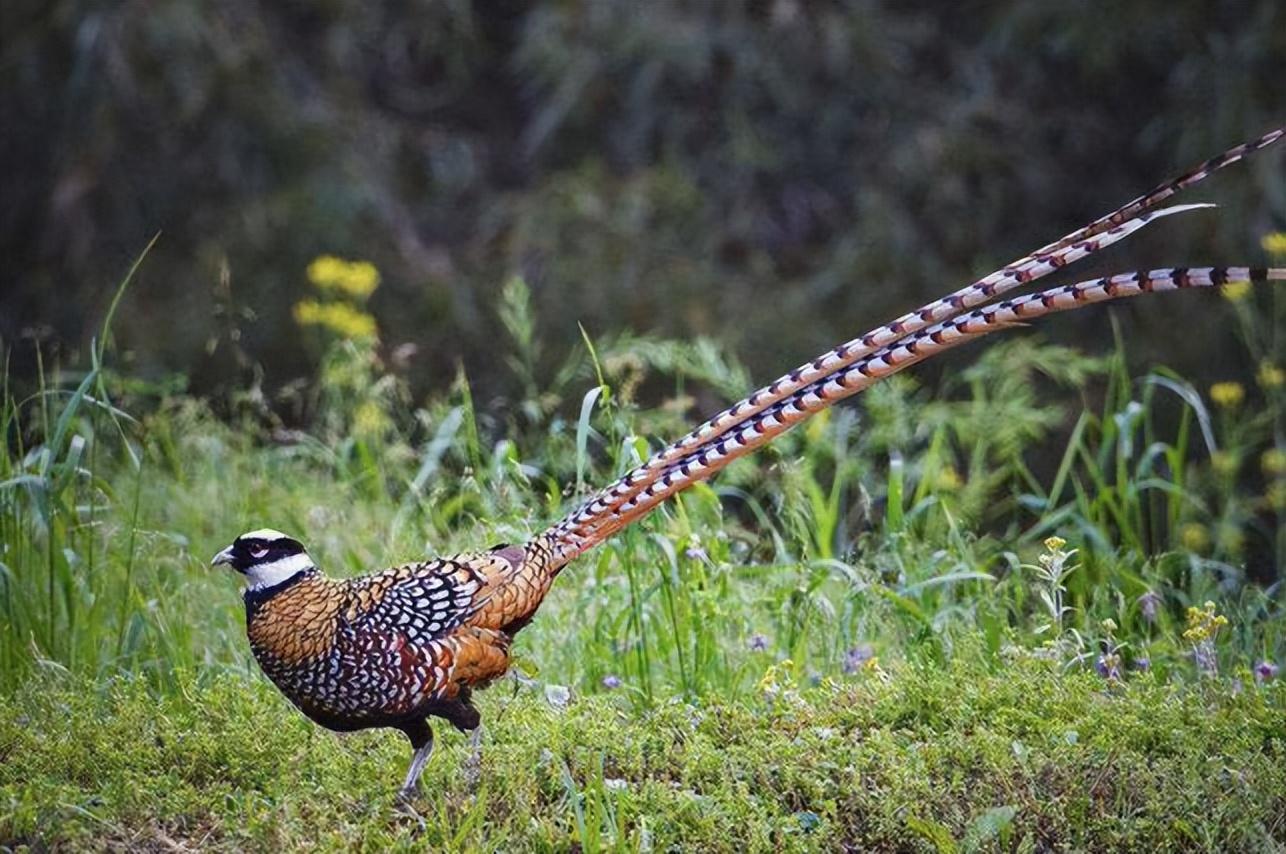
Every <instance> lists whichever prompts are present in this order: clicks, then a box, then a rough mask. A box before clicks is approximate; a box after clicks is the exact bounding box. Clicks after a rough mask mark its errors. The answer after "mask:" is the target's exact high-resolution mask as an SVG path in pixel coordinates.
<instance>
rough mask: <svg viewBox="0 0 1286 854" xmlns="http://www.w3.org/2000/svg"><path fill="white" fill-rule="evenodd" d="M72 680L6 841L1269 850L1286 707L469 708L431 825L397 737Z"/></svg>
mask: <svg viewBox="0 0 1286 854" xmlns="http://www.w3.org/2000/svg"><path fill="white" fill-rule="evenodd" d="M177 687H178V690H176V691H174V692H172V693H167V694H165V695H164V696H162V697H161V698H159V699H158V698H157V696H156V695H155V693H154V692H153V691H152V690H150V688H149V687H148V686H147V684H146V683H145V682H144V681H142V680H137V679H134V680H131V679H127V678H119V679H113V680H109V681H107V682H105V683H98V684H95V683H92V682H88V681H85V680H81V679H76V678H72V677H67V676H62V675H51V676H46V677H43V678H41V679H38V680H36V681H35V682H33V683H31V684H30V685H28V686H27V687H26V688H25V689H24V690H23V691H22V692H20V693H19V695H18V696H17V697H16V698H15V702H14V703H13V704H12V705H10V706H8V707H7V708H6V709H5V710H4V712H3V713H0V757H2V758H3V760H4V761H3V763H2V765H0V769H2V770H0V839H2V840H3V841H4V844H7V845H9V846H11V847H12V846H15V845H22V844H25V843H36V842H39V843H40V844H42V845H65V846H68V847H80V846H88V847H111V846H119V847H131V848H134V847H143V848H169V849H173V848H174V847H175V846H177V845H187V846H191V847H199V848H202V849H211V850H241V849H243V848H246V847H250V848H255V849H264V848H269V847H271V848H287V849H290V848H304V847H313V846H322V847H327V848H339V847H343V848H363V849H371V850H403V849H405V850H412V849H413V850H423V849H424V848H425V847H428V848H430V849H435V850H442V849H450V850H460V849H474V848H477V849H487V850H494V849H502V850H508V849H514V848H520V849H531V848H535V849H566V848H568V847H574V846H577V845H580V846H583V847H584V848H587V849H600V848H601V849H611V850H639V849H648V848H650V849H652V850H669V849H671V848H672V847H675V846H677V847H679V848H682V849H684V850H709V851H732V850H753V851H768V850H816V849H821V850H837V849H840V848H842V847H845V846H847V847H848V848H849V849H855V850H889V851H893V850H898V851H901V850H908V849H918V850H930V851H932V850H936V851H956V850H966V851H967V850H978V849H985V850H992V849H995V848H1001V849H1003V850H1012V851H1036V850H1050V849H1052V848H1058V849H1071V850H1120V849H1133V850H1139V849H1143V848H1149V849H1153V850H1162V851H1166V850H1183V851H1225V850H1268V849H1271V848H1272V847H1273V845H1274V841H1276V843H1277V844H1280V841H1281V839H1282V836H1283V834H1284V833H1286V718H1284V716H1283V712H1284V711H1286V690H1283V686H1281V685H1280V684H1279V685H1277V686H1273V687H1271V688H1268V689H1265V690H1257V691H1243V692H1241V693H1240V694H1235V695H1234V694H1229V693H1227V692H1223V691H1217V690H1211V691H1202V690H1197V691H1193V690H1187V689H1185V688H1184V687H1181V686H1176V685H1174V684H1169V683H1167V682H1166V681H1165V680H1162V679H1159V678H1155V677H1147V678H1142V679H1137V680H1132V681H1131V682H1130V683H1129V684H1118V685H1106V684H1104V682H1103V681H1102V680H1101V679H1098V678H1097V677H1095V676H1093V674H1089V673H1078V674H1072V675H1067V674H1064V673H1062V672H1061V668H1060V667H1059V666H1058V665H1057V664H1054V663H1051V662H1049V661H1044V660H1040V659H1038V658H1034V657H1030V656H1025V657H1023V658H1021V659H1019V660H1015V661H1013V662H1011V663H1010V664H1009V665H1008V666H1006V667H1005V668H1004V669H1003V671H993V670H989V669H986V668H982V667H979V666H977V665H976V664H965V663H963V662H961V661H960V660H959V659H957V661H956V662H955V663H953V664H951V665H949V666H947V667H938V666H915V665H905V666H899V667H897V668H894V669H893V670H891V671H890V672H887V673H885V674H884V675H883V676H878V675H875V674H870V675H868V676H867V677H866V678H862V679H856V680H851V681H848V682H846V683H844V684H839V683H833V684H828V685H825V686H821V687H816V688H811V689H807V690H804V691H802V692H799V693H795V692H791V691H786V692H782V693H780V694H779V695H778V696H777V697H776V699H775V700H774V701H772V702H769V703H765V704H760V705H756V706H754V707H751V706H747V705H745V704H740V703H733V702H726V701H723V700H720V699H715V698H712V699H711V700H710V701H709V702H706V703H703V704H701V705H700V706H692V705H688V704H684V703H678V702H665V703H660V704H657V705H656V706H655V707H653V708H651V709H649V710H648V711H646V712H645V713H640V712H639V711H638V710H637V709H635V708H634V706H633V705H632V704H631V703H630V702H628V701H627V700H626V699H625V698H623V697H621V696H619V695H604V694H599V695H589V696H582V695H579V694H573V696H572V699H571V701H570V702H569V703H568V705H567V706H566V707H565V708H560V707H558V706H556V705H554V704H551V703H550V702H548V701H547V700H546V699H545V696H544V694H543V692H541V691H539V690H535V689H532V688H519V689H517V693H515V690H514V687H513V686H510V685H501V686H498V687H496V688H494V689H493V690H491V691H489V692H487V693H486V694H485V695H483V700H482V706H483V711H484V714H485V715H486V719H487V721H488V723H487V739H486V749H485V753H484V760H483V766H482V769H483V773H482V776H481V780H480V783H479V784H478V787H477V789H476V790H470V789H469V788H468V786H467V785H466V783H465V781H464V779H463V774H462V771H461V764H462V762H463V759H464V756H465V753H466V752H467V746H466V744H465V740H464V739H463V738H462V737H460V736H455V735H452V736H446V737H445V738H443V739H441V743H442V747H441V749H440V750H439V752H438V754H437V755H435V757H434V761H433V762H432V763H431V765H430V767H429V771H428V772H427V774H426V779H425V786H426V788H427V790H428V791H429V792H431V793H432V794H431V795H430V796H429V797H427V798H426V799H425V800H424V802H423V804H422V811H423V817H424V820H425V824H424V826H423V827H420V826H419V825H418V824H417V823H416V822H415V821H414V820H412V819H410V818H408V817H406V816H403V815H401V814H399V813H397V812H396V811H395V809H394V806H393V800H392V792H391V787H390V782H391V781H392V780H393V779H394V778H395V777H397V776H399V775H400V773H401V769H402V765H403V763H404V762H405V761H406V759H407V755H408V754H409V750H408V749H407V747H406V745H405V744H404V742H403V740H402V739H401V738H400V737H398V736H395V735H394V734H390V733H383V734H381V733H363V734H358V735H354V736H348V737H339V736H334V735H331V734H328V733H324V732H322V731H319V730H317V729H315V728H314V727H312V726H311V725H309V724H308V723H307V722H306V721H304V720H303V719H302V718H301V717H300V716H299V715H297V714H296V713H294V712H293V711H292V710H291V709H290V708H289V707H288V706H287V704H286V703H284V702H283V701H282V700H281V698H280V697H279V696H277V695H276V694H275V692H274V691H273V690H272V689H271V688H270V687H268V686H266V685H264V684H263V683H262V682H259V681H250V680H247V679H245V678H241V677H235V676H214V677H209V676H200V675H195V676H192V675H186V674H185V675H183V676H181V677H180V678H179V684H178V686H177Z"/></svg>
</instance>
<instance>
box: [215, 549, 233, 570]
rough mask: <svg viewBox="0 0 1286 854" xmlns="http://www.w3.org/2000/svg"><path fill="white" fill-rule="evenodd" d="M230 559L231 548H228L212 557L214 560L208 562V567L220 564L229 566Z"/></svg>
mask: <svg viewBox="0 0 1286 854" xmlns="http://www.w3.org/2000/svg"><path fill="white" fill-rule="evenodd" d="M232 559H233V558H232V546H228V547H227V548H226V549H224V550H223V551H221V552H219V553H218V554H217V555H215V556H214V559H213V560H211V561H210V566H218V565H219V564H221V563H226V564H231V563H232Z"/></svg>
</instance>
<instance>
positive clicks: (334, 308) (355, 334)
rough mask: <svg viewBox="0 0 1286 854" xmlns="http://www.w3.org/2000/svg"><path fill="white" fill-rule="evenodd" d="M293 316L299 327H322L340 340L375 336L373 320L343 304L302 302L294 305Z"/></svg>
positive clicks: (364, 313) (314, 301) (309, 300)
mask: <svg viewBox="0 0 1286 854" xmlns="http://www.w3.org/2000/svg"><path fill="white" fill-rule="evenodd" d="M294 315H295V322H296V323H298V324H299V325H300V326H324V327H326V328H327V329H329V330H331V331H332V332H334V333H336V334H337V335H339V336H340V337H341V338H372V337H374V336H375V318H373V317H371V316H370V315H369V314H367V313H366V312H364V311H361V310H359V309H356V308H354V307H353V306H351V305H349V304H348V303H345V302H326V303H323V302H318V301H317V300H311V299H308V300H302V301H300V302H297V303H295V308H294Z"/></svg>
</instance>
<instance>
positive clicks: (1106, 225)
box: [566, 128, 1286, 532]
mask: <svg viewBox="0 0 1286 854" xmlns="http://www.w3.org/2000/svg"><path fill="white" fill-rule="evenodd" d="M1284 134H1286V128H1278V129H1275V130H1273V131H1270V132H1268V133H1266V134H1264V135H1263V136H1261V137H1259V138H1258V139H1255V140H1252V141H1250V142H1247V143H1244V144H1242V145H1238V146H1235V147H1233V148H1230V149H1228V150H1227V151H1225V152H1223V153H1222V154H1220V155H1218V156H1217V157H1213V158H1211V159H1209V160H1207V161H1205V162H1204V163H1202V164H1201V165H1199V166H1197V167H1195V168H1193V169H1191V170H1189V171H1188V172H1185V173H1184V174H1183V175H1180V176H1179V177H1177V178H1173V179H1171V180H1169V181H1166V182H1165V183H1163V184H1161V185H1159V186H1158V187H1156V188H1155V189H1153V190H1152V191H1150V192H1148V193H1145V194H1144V195H1142V196H1139V197H1138V198H1137V199H1135V200H1133V201H1131V202H1129V203H1127V204H1126V205H1124V206H1122V207H1120V208H1118V209H1117V210H1115V211H1113V212H1112V213H1110V214H1107V215H1106V216H1104V217H1101V218H1099V219H1097V220H1095V221H1094V222H1092V223H1090V224H1089V225H1086V226H1085V227H1083V228H1080V229H1078V230H1076V231H1074V232H1072V233H1071V234H1068V235H1066V236H1065V237H1063V238H1060V239H1059V240H1057V241H1055V242H1053V243H1050V244H1049V245H1047V246H1044V247H1042V248H1041V249H1039V250H1037V251H1036V252H1034V253H1032V254H1031V255H1029V256H1027V257H1025V258H1022V259H1019V260H1017V261H1015V262H1013V263H1011V264H1009V265H1008V266H1006V267H1004V268H1002V269H1000V270H997V271H995V272H993V273H991V274H989V275H987V276H984V277H983V278H981V279H979V280H978V281H976V282H973V283H972V284H970V285H968V286H967V287H965V288H962V289H960V290H958V291H956V292H955V293H953V294H950V295H948V296H946V297H943V298H942V299H939V300H935V301H934V302H931V303H928V304H927V305H924V306H922V307H921V308H919V309H917V310H916V311H913V312H910V313H909V314H906V315H903V316H902V317H900V318H898V319H897V320H895V321H893V322H892V323H889V324H886V325H885V326H882V327H880V328H878V329H875V330H872V331H871V332H868V333H867V334H865V335H863V336H861V337H859V338H855V339H853V340H851V341H848V342H845V343H844V344H842V345H840V346H839V347H836V348H835V349H833V350H831V351H830V352H828V353H824V354H822V355H821V356H819V357H817V358H816V359H814V360H813V361H811V362H808V363H806V364H803V365H800V366H799V367H798V368H796V369H795V370H793V371H791V372H790V373H788V374H785V375H783V376H781V377H779V378H778V379H777V380H775V381H774V382H772V383H770V384H769V385H767V386H765V387H764V388H762V389H760V390H758V391H756V392H755V393H753V394H752V395H750V396H749V397H747V398H746V399H744V400H742V401H739V402H738V403H736V404H734V405H732V406H731V407H729V408H728V409H725V410H724V411H722V412H720V413H719V414H718V415H715V416H714V417H713V418H711V419H710V420H708V421H706V422H705V423H704V424H702V425H701V426H699V427H697V428H696V429H695V430H693V431H692V432H691V433H688V434H687V435H686V436H684V437H683V438H681V439H679V440H678V441H676V442H674V443H673V444H671V445H669V446H667V447H665V448H663V449H662V450H661V451H659V452H658V453H657V454H655V455H654V456H652V457H651V458H650V459H648V460H647V461H646V462H645V463H643V464H642V465H640V466H638V467H637V468H635V469H634V470H633V471H631V472H630V473H629V474H627V475H626V476H624V477H623V478H621V479H620V480H618V481H616V482H615V483H613V484H611V485H609V486H608V487H606V488H605V489H603V490H601V491H600V492H599V493H597V494H596V495H595V496H594V497H593V498H592V499H591V500H590V501H589V502H587V503H586V504H585V505H584V506H583V507H581V508H580V509H579V510H578V511H577V512H576V514H574V516H575V518H574V519H569V520H566V524H567V528H568V530H569V531H572V532H575V531H577V530H589V529H591V528H592V527H593V526H594V525H595V523H596V520H597V519H598V518H599V517H600V516H602V515H604V514H611V513H613V512H614V511H615V509H616V508H617V507H618V506H619V505H620V504H621V503H622V502H624V501H626V500H627V499H628V498H630V497H631V496H632V495H635V494H637V493H638V492H639V491H640V490H642V489H643V488H645V487H646V486H647V485H648V484H650V483H652V482H653V481H654V480H655V479H656V478H657V476H658V475H659V473H660V472H662V471H664V470H665V468H666V467H667V466H668V465H670V464H671V463H672V462H674V461H675V460H678V459H682V458H683V457H684V456H685V455H686V454H689V453H692V452H693V451H695V450H696V449H697V448H700V447H701V446H703V445H704V444H706V443H708V442H712V441H714V440H715V439H717V438H718V437H719V436H721V435H723V434H724V433H725V432H727V431H729V430H731V429H733V428H735V427H736V426H737V425H739V424H741V423H742V422H744V421H745V420H746V419H748V418H751V417H753V416H754V415H756V414H757V413H759V412H761V411H763V410H764V409H766V408H767V407H769V406H772V405H773V404H775V403H777V402H778V401H780V400H782V399H784V398H785V397H787V396H788V395H791V394H793V393H794V392H796V391H797V390H798V389H800V388H803V387H804V386H806V385H808V384H809V383H812V382H815V381H817V380H818V379H820V378H823V377H825V376H828V375H829V374H830V373H832V372H834V371H837V370H841V369H843V368H845V367H847V366H849V365H851V364H854V363H855V362H857V361H858V360H859V359H861V358H863V357H865V356H867V355H869V354H870V353H873V352H875V350H876V349H878V348H879V347H882V346H887V345H889V344H891V343H892V342H893V341H896V340H898V339H899V338H901V337H902V336H905V335H909V334H913V333H915V332H918V331H920V330H922V329H924V328H925V327H927V326H928V325H929V324H931V323H935V322H940V321H942V320H944V319H946V318H948V317H951V316H954V315H956V314H958V313H960V312H961V311H965V310H967V309H970V308H973V307H975V306H978V305H981V304H982V303H985V302H987V301H988V300H990V299H992V298H994V297H996V296H999V295H1001V294H1003V293H1006V292H1008V291H1010V290H1012V289H1013V288H1015V287H1018V286H1020V285H1023V284H1027V283H1030V282H1032V281H1035V280H1036V279H1039V278H1041V277H1042V276H1045V275H1047V274H1048V273H1051V272H1053V271H1054V270H1057V269H1059V268H1062V267H1065V266H1067V265H1069V264H1071V263H1074V262H1075V261H1078V260H1080V259H1081V258H1084V257H1085V256H1086V255H1089V254H1091V253H1093V252H1096V251H1098V250H1100V249H1103V248H1106V247H1107V246H1110V245H1112V244H1113V243H1116V242H1117V241H1120V240H1122V239H1124V238H1126V237H1128V236H1129V235H1131V234H1133V233H1134V232H1135V231H1137V230H1138V229H1140V228H1142V227H1143V226H1145V225H1147V224H1148V223H1149V222H1151V221H1153V220H1155V219H1159V218H1161V217H1164V216H1168V215H1170V214H1174V213H1182V212H1186V211H1189V210H1194V209H1197V208H1203V207H1209V205H1201V204H1197V205H1180V206H1175V207H1170V208H1165V209H1162V210H1159V211H1152V212H1150V213H1145V212H1146V211H1148V210H1149V209H1150V208H1152V207H1155V206H1156V205H1157V204H1159V203H1160V202H1162V201H1164V200H1165V199H1167V198H1169V197H1170V196H1173V195H1174V194H1175V193H1177V192H1178V191H1179V190H1181V189H1184V188H1186V187H1189V186H1191V185H1193V184H1195V183H1197V182H1198V181H1200V180H1202V179H1203V178H1205V177H1206V176H1208V175H1209V174H1211V173H1212V172H1214V171H1216V170H1217V169H1221V168H1223V167H1224V166H1227V165H1229V164H1231V163H1235V162H1236V161H1238V160H1240V159H1241V158H1242V157H1244V156H1245V155H1246V154H1248V153H1250V152H1252V151H1255V150H1257V149H1260V148H1263V147H1265V146H1268V145H1271V144H1272V143H1273V142H1276V141H1277V140H1278V139H1280V138H1281V137H1282V136H1283V135H1284Z"/></svg>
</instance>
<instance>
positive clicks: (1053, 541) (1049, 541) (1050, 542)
mask: <svg viewBox="0 0 1286 854" xmlns="http://www.w3.org/2000/svg"><path fill="white" fill-rule="evenodd" d="M1065 545H1067V540H1064V539H1063V538H1062V537H1059V536H1053V537H1046V538H1045V548H1047V549H1049V550H1050V551H1051V552H1060V551H1062V550H1063V546H1065Z"/></svg>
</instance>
